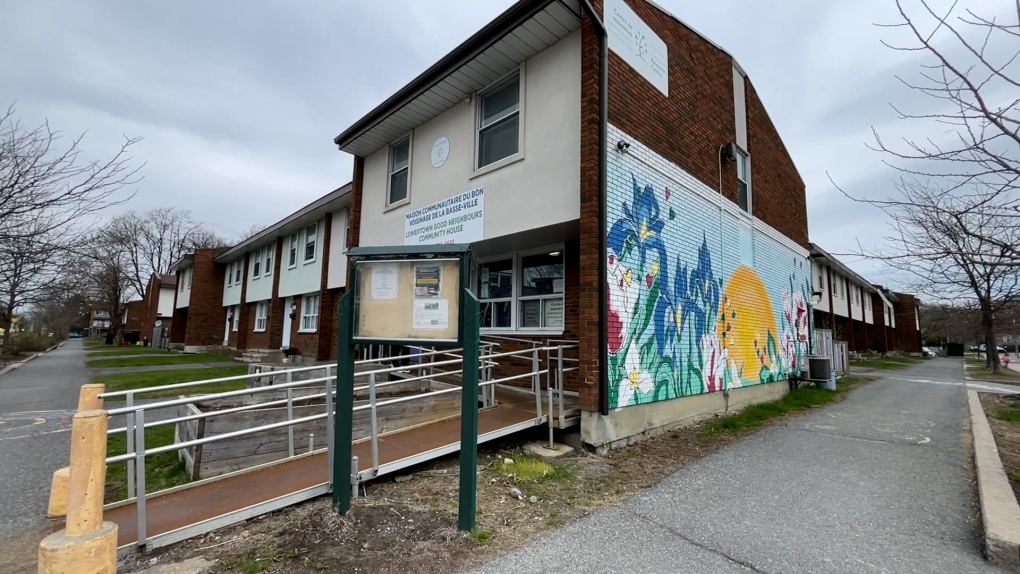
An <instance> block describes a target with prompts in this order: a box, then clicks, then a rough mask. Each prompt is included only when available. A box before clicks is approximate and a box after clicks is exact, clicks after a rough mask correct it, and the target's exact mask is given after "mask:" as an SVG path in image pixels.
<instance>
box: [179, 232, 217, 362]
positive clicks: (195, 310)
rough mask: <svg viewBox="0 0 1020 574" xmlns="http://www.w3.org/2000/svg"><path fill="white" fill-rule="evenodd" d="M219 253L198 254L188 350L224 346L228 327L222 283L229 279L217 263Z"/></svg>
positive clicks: (189, 305) (192, 283) (190, 311)
mask: <svg viewBox="0 0 1020 574" xmlns="http://www.w3.org/2000/svg"><path fill="white" fill-rule="evenodd" d="M218 251H219V250H217V249H199V250H197V251H195V259H194V262H193V270H194V277H193V278H192V280H191V300H190V302H189V304H188V320H187V327H186V330H187V332H186V333H185V336H184V344H185V345H187V346H208V345H220V344H222V343H223V326H224V325H225V324H226V311H225V309H224V307H223V282H224V280H225V279H226V277H225V275H224V273H225V270H224V268H223V266H222V265H217V264H216V262H215V261H214V259H215V257H216V254H217V252H218Z"/></svg>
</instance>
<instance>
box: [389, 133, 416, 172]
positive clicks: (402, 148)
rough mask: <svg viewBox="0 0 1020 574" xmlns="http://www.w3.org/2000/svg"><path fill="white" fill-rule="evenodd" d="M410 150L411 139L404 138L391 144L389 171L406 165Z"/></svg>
mask: <svg viewBox="0 0 1020 574" xmlns="http://www.w3.org/2000/svg"><path fill="white" fill-rule="evenodd" d="M410 151H411V140H404V141H402V142H400V143H398V144H397V145H395V146H393V151H392V156H391V160H390V173H393V172H395V171H397V170H399V169H404V168H405V167H407V160H408V155H409V153H410Z"/></svg>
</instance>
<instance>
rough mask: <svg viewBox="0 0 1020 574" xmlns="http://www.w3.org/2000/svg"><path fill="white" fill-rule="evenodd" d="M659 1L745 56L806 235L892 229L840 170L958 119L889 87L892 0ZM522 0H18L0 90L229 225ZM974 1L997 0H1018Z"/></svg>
mask: <svg viewBox="0 0 1020 574" xmlns="http://www.w3.org/2000/svg"><path fill="white" fill-rule="evenodd" d="M658 1H659V3H660V4H661V5H663V6H664V7H665V8H667V9H669V10H670V11H672V12H673V13H674V14H676V15H677V16H679V17H680V18H681V19H683V20H685V21H686V22H687V23H688V24H689V25H691V26H693V27H694V28H696V29H697V30H699V31H701V32H702V33H704V34H705V35H707V36H708V37H710V38H711V39H713V40H714V41H715V42H717V43H718V44H720V45H722V46H723V47H725V48H726V49H727V50H728V51H729V52H730V53H732V54H733V55H734V56H735V57H736V58H737V59H738V61H740V63H741V64H742V66H743V67H744V68H745V69H746V70H747V71H748V73H749V75H750V76H751V78H752V81H753V82H754V84H755V87H756V89H757V90H758V92H759V94H760V95H761V97H762V99H763V100H764V102H765V104H766V106H767V109H768V111H769V113H770V115H771V117H772V119H773V121H774V122H775V123H776V125H777V127H778V129H779V132H780V134H781V135H782V136H783V138H784V140H785V143H786V145H787V147H788V149H789V150H790V152H791V154H792V155H793V157H794V159H795V161H796V163H797V166H798V168H799V169H800V172H801V173H802V175H803V177H804V179H805V181H806V183H807V187H808V202H809V203H808V205H809V213H810V217H811V233H812V239H813V240H815V241H816V242H818V243H819V244H821V245H823V246H824V247H825V248H826V249H828V250H829V251H831V252H834V253H843V252H847V251H850V250H852V249H854V248H855V246H856V245H857V240H858V238H860V239H861V240H862V241H864V242H865V243H866V244H867V243H869V242H870V243H873V242H874V241H875V239H874V238H876V237H880V236H881V232H882V229H883V228H884V223H883V221H882V219H881V217H880V216H879V215H878V214H877V213H875V212H874V211H873V210H872V209H870V208H867V207H865V206H860V205H856V204H854V203H853V202H851V201H849V200H848V199H846V198H845V197H843V196H842V194H840V193H839V192H838V191H837V190H836V189H835V187H834V186H833V185H832V183H830V181H829V177H830V176H831V177H832V178H833V179H834V180H835V181H836V182H838V183H839V184H840V185H841V186H843V187H844V188H845V189H847V190H848V191H849V192H851V193H853V194H858V195H871V196H882V195H886V194H888V193H889V191H890V180H891V179H892V178H893V177H894V176H895V173H894V172H892V170H890V169H889V168H888V167H887V166H885V165H884V164H883V163H882V159H883V158H882V157H881V156H880V155H878V154H876V153H874V152H871V151H869V150H868V149H867V148H866V144H868V143H869V142H873V141H874V140H873V136H872V132H871V130H872V128H875V129H877V130H878V131H879V132H880V133H881V134H883V136H885V137H886V138H887V139H888V140H890V141H892V140H895V139H897V138H899V137H902V136H911V137H914V136H917V135H924V134H931V135H932V136H933V137H936V138H939V137H946V136H948V135H949V134H947V133H946V132H945V130H944V128H941V129H934V130H933V128H932V127H931V126H910V125H906V124H904V123H903V122H901V121H898V120H897V119H896V115H895V112H894V111H893V110H892V109H891V108H890V106H889V104H890V102H895V103H896V104H898V105H901V106H905V107H911V106H918V107H920V106H925V105H928V104H927V102H925V101H923V100H918V97H917V95H916V94H914V93H912V92H911V91H910V90H907V89H905V88H904V87H903V86H902V85H901V84H900V83H899V82H898V81H897V79H896V77H895V76H896V75H897V74H901V75H905V76H911V75H916V74H917V73H918V71H919V68H918V65H919V64H920V63H921V60H920V59H919V57H918V55H917V54H910V53H897V52H892V51H890V50H889V49H887V48H884V47H883V46H882V45H881V43H880V40H881V39H883V38H884V39H888V40H890V41H894V42H895V41H898V40H900V39H902V38H903V34H904V31H903V30H901V29H889V28H877V27H875V26H874V25H873V24H874V23H876V22H879V23H881V22H891V21H893V19H894V16H895V13H894V12H893V11H892V10H894V6H893V5H892V2H890V1H889V0H834V1H831V2H818V1H816V0H774V1H755V2H751V1H748V0H716V1H714V2H689V1H684V0H658ZM905 2H906V5H907V6H908V7H910V9H912V10H916V0H905ZM947 2H948V0H935V2H934V4H935V5H937V6H941V5H945V4H947ZM512 3H513V0H487V1H485V2H478V1H476V0H443V1H442V2H440V1H438V0H436V1H432V0H377V1H374V2H358V1H355V0H340V1H336V0H331V1H326V0H309V1H306V2H299V3H294V2H283V1H268V2H258V3H249V2H242V1H241V0H225V1H221V2H200V1H198V0H181V1H179V2H172V3H167V2H162V3H151V2H129V1H127V0H98V1H95V2H89V3H80V2H71V1H69V0H33V1H32V2H27V1H26V2H7V3H5V4H4V7H3V9H2V15H3V19H4V21H5V24H7V25H6V26H5V28H4V29H5V33H4V34H3V35H0V53H3V54H5V55H6V57H4V58H2V59H0V103H2V104H3V105H4V106H5V107H6V105H7V104H8V103H10V102H15V101H16V102H17V107H18V111H19V114H20V115H21V117H22V119H23V121H24V122H25V123H27V124H35V123H38V122H41V121H42V120H43V119H44V118H48V119H49V121H50V122H51V124H52V125H53V126H55V127H57V128H59V129H62V130H64V131H66V132H67V133H68V134H78V133H81V132H84V131H86V130H88V137H87V139H86V140H85V145H84V150H85V153H86V154H87V155H89V156H90V157H96V158H98V157H103V156H105V155H107V154H109V153H110V151H111V150H112V149H114V147H115V146H116V145H117V144H118V142H119V141H120V138H121V137H122V136H123V135H124V134H127V135H130V136H142V137H144V138H145V139H144V141H143V143H142V144H141V145H140V146H139V147H138V149H137V152H136V155H137V157H138V159H139V160H142V161H146V162H148V165H147V167H146V168H145V174H146V179H145V181H144V182H143V183H142V185H141V186H140V189H139V193H138V195H137V196H136V198H135V199H134V200H133V201H132V202H131V205H130V207H131V208H134V209H137V210H144V209H148V208H151V207H156V206H162V205H166V204H167V203H169V202H171V201H172V202H173V203H174V204H175V205H177V206H178V207H181V208H186V209H191V210H193V211H194V212H195V213H196V215H197V216H198V217H199V218H201V219H204V220H205V221H206V222H208V223H209V224H210V225H211V226H212V227H214V228H215V229H217V230H218V231H220V232H221V233H223V234H225V235H228V236H231V235H236V234H237V233H239V232H240V231H242V230H243V229H245V228H247V227H248V226H249V225H250V224H252V223H271V222H273V221H275V220H277V219H279V218H280V217H282V216H284V215H286V214H287V213H290V212H291V211H293V210H294V209H296V208H297V207H299V206H301V205H304V204H305V203H307V202H309V201H311V200H312V199H314V198H316V197H319V196H321V195H322V194H324V193H326V192H328V191H330V190H331V189H333V188H335V187H337V186H338V185H341V184H343V183H346V182H347V181H349V179H350V176H351V165H352V160H351V158H350V157H349V156H346V155H344V154H342V153H340V152H338V151H337V150H336V148H335V147H334V146H333V144H332V138H333V137H334V136H335V135H336V134H337V133H339V132H340V130H342V129H343V128H345V127H347V126H348V125H350V124H351V123H352V122H353V121H355V120H356V119H358V118H359V117H360V116H361V115H363V114H364V113H365V112H367V111H368V110H370V109H371V108H372V107H374V106H375V105H377V104H378V103H379V102H381V101H382V100H383V99H385V98H386V97H388V96H389V95H391V94H392V93H393V92H394V91H395V90H397V89H399V88H400V87H401V86H402V85H404V84H405V83H406V82H407V81H409V80H410V79H411V78H413V77H414V76H416V75H417V74H419V73H420V72H421V71H422V70H424V69H425V68H427V67H428V66H429V65H430V64H432V63H433V62H434V61H435V60H437V59H438V58H440V57H441V56H442V55H444V54H445V53H447V52H448V51H449V50H450V49H452V48H453V47H454V46H456V45H457V44H458V43H460V42H462V41H463V40H464V39H466V38H467V37H468V36H470V35H471V34H472V33H473V32H475V31H476V30H477V29H479V28H480V27H482V26H483V25H484V24H485V23H486V22H488V21H489V20H491V19H492V18H493V17H495V16H496V15H497V14H499V13H500V12H501V11H503V10H505V9H506V8H507V7H508V6H510V5H511V4H512ZM974 4H975V6H976V5H977V4H980V8H981V9H982V10H984V11H986V12H987V13H990V14H991V13H995V12H1001V11H1004V10H1006V9H1008V7H1009V5H1010V2H1008V1H1007V0H982V1H981V2H980V3H974ZM15 54H17V56H14V55H15ZM853 266H854V267H855V268H856V269H857V270H859V271H860V272H862V273H863V274H865V275H866V276H869V277H872V278H876V279H879V278H881V271H880V270H877V269H875V268H874V267H873V266H872V265H871V264H869V263H866V262H862V263H856V264H853Z"/></svg>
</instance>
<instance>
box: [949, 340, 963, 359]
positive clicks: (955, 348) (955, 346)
mask: <svg viewBox="0 0 1020 574" xmlns="http://www.w3.org/2000/svg"><path fill="white" fill-rule="evenodd" d="M946 346H947V347H948V349H947V352H946V355H947V356H950V357H962V356H963V343H949V344H948V345H946Z"/></svg>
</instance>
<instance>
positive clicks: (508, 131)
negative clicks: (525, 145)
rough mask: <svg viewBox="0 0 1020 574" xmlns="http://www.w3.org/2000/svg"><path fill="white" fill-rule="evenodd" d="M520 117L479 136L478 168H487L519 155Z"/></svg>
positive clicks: (482, 132)
mask: <svg viewBox="0 0 1020 574" xmlns="http://www.w3.org/2000/svg"><path fill="white" fill-rule="evenodd" d="M519 125H520V116H519V115H515V116H513V117H512V118H509V119H506V120H503V121H501V122H499V123H498V124H496V125H494V126H491V127H488V128H485V129H484V130H482V131H481V133H479V134H478V167H485V166H487V165H489V164H490V163H494V162H497V161H499V160H501V159H503V158H505V157H510V156H512V155H514V154H515V153H517V149H518V147H517V144H518V141H517V140H518V136H519V135H520V133H519Z"/></svg>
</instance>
